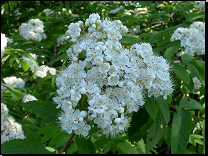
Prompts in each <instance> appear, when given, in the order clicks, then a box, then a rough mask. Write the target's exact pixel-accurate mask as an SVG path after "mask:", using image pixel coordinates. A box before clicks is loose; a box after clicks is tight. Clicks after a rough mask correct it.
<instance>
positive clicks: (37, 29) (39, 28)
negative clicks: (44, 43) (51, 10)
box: [19, 19, 47, 42]
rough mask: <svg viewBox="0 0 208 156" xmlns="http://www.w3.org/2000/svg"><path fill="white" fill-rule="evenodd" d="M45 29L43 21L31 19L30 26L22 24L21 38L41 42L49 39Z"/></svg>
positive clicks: (20, 29) (20, 28)
mask: <svg viewBox="0 0 208 156" xmlns="http://www.w3.org/2000/svg"><path fill="white" fill-rule="evenodd" d="M43 28H44V25H43V22H42V21H40V20H39V19H31V20H29V22H28V24H27V23H22V24H21V26H20V27H19V32H20V36H22V37H23V38H24V39H26V40H30V39H32V40H36V41H39V42H40V41H41V40H42V39H46V38H47V36H46V34H45V33H44V30H43Z"/></svg>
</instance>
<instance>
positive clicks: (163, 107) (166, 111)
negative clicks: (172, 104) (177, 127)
mask: <svg viewBox="0 0 208 156" xmlns="http://www.w3.org/2000/svg"><path fill="white" fill-rule="evenodd" d="M157 101H158V103H159V106H160V109H161V112H162V114H163V117H164V118H165V122H166V123H167V124H168V123H169V121H170V110H169V107H168V104H167V102H166V101H165V100H164V99H163V98H162V96H159V97H158V98H157Z"/></svg>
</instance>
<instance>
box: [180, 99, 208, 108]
mask: <svg viewBox="0 0 208 156" xmlns="http://www.w3.org/2000/svg"><path fill="white" fill-rule="evenodd" d="M189 100H190V101H188V97H185V98H183V99H181V101H180V104H179V106H180V107H181V108H190V109H204V108H203V107H202V106H201V104H200V103H199V102H198V101H196V100H194V99H191V98H189Z"/></svg>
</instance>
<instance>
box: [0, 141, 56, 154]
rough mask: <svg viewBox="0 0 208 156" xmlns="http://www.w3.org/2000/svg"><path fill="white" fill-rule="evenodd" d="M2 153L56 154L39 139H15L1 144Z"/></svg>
mask: <svg viewBox="0 0 208 156" xmlns="http://www.w3.org/2000/svg"><path fill="white" fill-rule="evenodd" d="M1 154H55V152H49V151H48V150H46V149H45V145H43V144H42V143H41V142H40V140H38V139H15V140H10V141H7V142H5V143H3V144H1Z"/></svg>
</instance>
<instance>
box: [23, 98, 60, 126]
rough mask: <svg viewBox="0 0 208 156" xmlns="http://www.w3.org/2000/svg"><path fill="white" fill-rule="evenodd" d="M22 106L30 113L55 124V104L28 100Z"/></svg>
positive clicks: (56, 111) (56, 112)
mask: <svg viewBox="0 0 208 156" xmlns="http://www.w3.org/2000/svg"><path fill="white" fill-rule="evenodd" d="M22 106H23V107H24V108H25V109H26V110H28V111H31V112H32V113H34V114H36V115H38V116H40V117H42V118H43V119H44V120H46V121H48V122H50V123H53V124H56V120H57V114H58V109H57V108H56V104H54V103H53V102H49V101H41V100H38V101H30V102H27V103H26V104H22Z"/></svg>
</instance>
